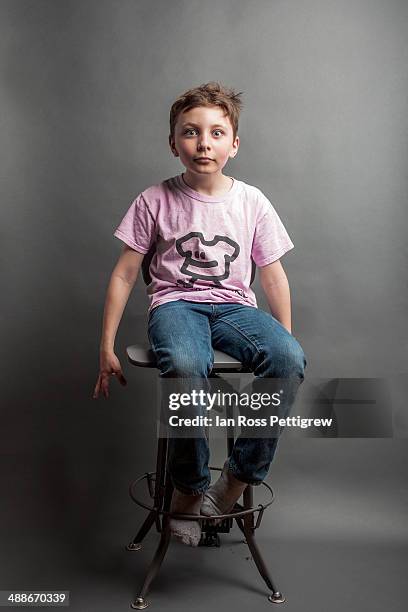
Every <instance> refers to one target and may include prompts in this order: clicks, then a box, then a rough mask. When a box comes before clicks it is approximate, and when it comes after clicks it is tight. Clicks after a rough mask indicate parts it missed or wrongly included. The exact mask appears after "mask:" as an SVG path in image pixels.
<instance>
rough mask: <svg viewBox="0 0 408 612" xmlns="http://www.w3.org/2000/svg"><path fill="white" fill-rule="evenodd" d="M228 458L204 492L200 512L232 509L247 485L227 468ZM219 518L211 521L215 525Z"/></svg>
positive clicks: (219, 511)
mask: <svg viewBox="0 0 408 612" xmlns="http://www.w3.org/2000/svg"><path fill="white" fill-rule="evenodd" d="M227 466H228V459H227V460H226V462H225V463H224V467H223V470H222V472H221V476H220V477H219V479H218V480H217V482H216V483H215V484H214V485H212V486H211V487H210V488H209V489H208V490H207V491H206V492H205V493H204V500H203V503H202V505H201V514H203V515H204V516H210V515H212V514H228V513H229V512H231V510H232V509H233V507H234V505H235V503H236V502H237V501H238V499H239V498H240V497H241V495H242V493H243V492H244V490H245V489H246V487H247V483H246V482H242V481H241V480H238V478H235V476H234V475H233V474H232V472H230V471H229V470H228V467H227ZM220 522H221V519H220V520H217V519H214V520H213V521H212V523H213V524H214V525H217V524H218V523H220Z"/></svg>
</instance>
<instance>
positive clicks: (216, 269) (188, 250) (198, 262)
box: [176, 232, 240, 288]
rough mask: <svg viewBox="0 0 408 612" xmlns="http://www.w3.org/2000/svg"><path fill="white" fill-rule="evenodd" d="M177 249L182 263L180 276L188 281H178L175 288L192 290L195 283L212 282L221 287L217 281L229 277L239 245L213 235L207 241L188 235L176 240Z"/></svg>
mask: <svg viewBox="0 0 408 612" xmlns="http://www.w3.org/2000/svg"><path fill="white" fill-rule="evenodd" d="M176 249H177V252H178V254H179V255H181V257H184V262H183V264H182V266H181V268H180V272H181V273H182V274H185V275H186V276H188V280H183V279H179V280H177V284H178V285H181V286H183V287H186V288H192V287H193V286H194V283H195V281H196V280H198V279H200V280H206V281H212V282H213V283H214V285H215V286H216V287H222V284H221V282H220V281H222V280H224V279H226V278H228V277H229V275H230V264H231V262H232V261H234V260H235V259H236V258H237V257H238V255H239V251H240V247H239V244H238V243H237V242H235V241H234V240H232V239H231V238H228V236H219V235H216V236H214V238H213V239H212V240H206V239H205V238H204V236H203V234H202V233H201V232H190V233H189V234H186V235H185V236H182V237H181V238H178V239H177V240H176Z"/></svg>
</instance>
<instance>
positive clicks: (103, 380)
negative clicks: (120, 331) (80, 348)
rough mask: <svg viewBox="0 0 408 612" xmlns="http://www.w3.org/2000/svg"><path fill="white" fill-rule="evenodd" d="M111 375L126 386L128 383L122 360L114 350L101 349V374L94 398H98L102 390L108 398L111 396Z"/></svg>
mask: <svg viewBox="0 0 408 612" xmlns="http://www.w3.org/2000/svg"><path fill="white" fill-rule="evenodd" d="M111 376H116V377H117V378H118V380H119V382H120V384H121V385H123V386H125V385H126V384H127V382H126V379H125V377H124V376H123V373H122V368H121V365H120V361H119V359H118V358H117V357H116V355H115V353H114V352H113V351H101V352H100V365H99V376H98V380H97V381H96V385H95V390H94V393H93V399H98V397H99V392H100V391H101V390H102V393H103V395H104V396H105V397H106V398H108V397H109V379H110V377H111Z"/></svg>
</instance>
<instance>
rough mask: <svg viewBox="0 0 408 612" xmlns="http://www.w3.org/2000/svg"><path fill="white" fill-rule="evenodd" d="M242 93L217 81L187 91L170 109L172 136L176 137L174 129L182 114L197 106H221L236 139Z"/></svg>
mask: <svg viewBox="0 0 408 612" xmlns="http://www.w3.org/2000/svg"><path fill="white" fill-rule="evenodd" d="M242 93H243V92H242V91H240V92H236V91H234V90H233V89H231V88H228V87H225V86H224V85H221V83H218V82H216V81H210V82H209V83H203V84H202V85H199V86H198V87H194V88H192V89H189V90H187V91H185V92H184V93H183V94H181V96H179V97H178V98H177V100H176V101H175V102H174V103H173V105H172V107H171V109H170V136H171V137H174V128H175V125H176V123H177V118H178V116H179V115H180V113H182V112H184V111H188V110H191V109H192V108H196V107H197V106H220V107H221V108H223V109H224V111H225V114H226V115H227V117H229V119H230V121H231V125H232V131H233V139H235V137H236V135H237V132H238V119H239V114H240V112H241V109H242V101H241V98H240V96H241V94H242Z"/></svg>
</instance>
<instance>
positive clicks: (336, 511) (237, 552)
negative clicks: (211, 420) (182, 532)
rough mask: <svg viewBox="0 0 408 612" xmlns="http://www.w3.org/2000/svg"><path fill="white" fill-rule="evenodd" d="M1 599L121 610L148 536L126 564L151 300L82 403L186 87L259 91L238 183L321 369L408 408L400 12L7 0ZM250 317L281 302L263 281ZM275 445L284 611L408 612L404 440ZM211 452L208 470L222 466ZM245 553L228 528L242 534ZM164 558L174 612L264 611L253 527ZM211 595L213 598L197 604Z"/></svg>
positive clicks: (317, 371)
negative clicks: (260, 217)
mask: <svg viewBox="0 0 408 612" xmlns="http://www.w3.org/2000/svg"><path fill="white" fill-rule="evenodd" d="M0 7H1V21H0V23H1V26H0V28H1V30H0V34H1V35H0V45H1V62H2V70H1V91H0V95H1V127H2V138H1V142H2V163H1V169H0V172H1V190H2V206H1V227H2V292H1V294H2V323H3V335H2V343H1V348H2V350H3V359H2V377H3V382H2V387H1V395H2V419H1V428H0V431H1V478H2V480H1V488H2V505H1V527H2V542H3V546H2V571H1V575H2V578H1V581H0V589H37V590H38V589H67V590H68V589H70V590H71V608H73V609H75V610H85V609H86V610H103V609H106V610H108V609H109V610H112V609H115V610H119V609H123V610H125V609H128V608H127V606H128V604H129V602H130V601H131V600H132V599H133V598H134V596H135V595H136V594H137V590H138V586H139V584H140V581H141V579H142V576H143V573H144V568H145V567H146V564H147V563H148V562H149V561H150V559H151V556H152V554H153V551H154V547H155V545H156V543H157V541H158V540H157V534H154V533H151V534H150V535H149V536H148V538H147V542H146V546H145V548H144V550H143V551H141V552H140V553H138V554H137V553H135V554H134V555H130V554H129V553H125V551H124V548H123V547H124V545H125V544H126V543H127V542H128V541H130V539H131V538H132V537H133V535H134V534H135V533H136V531H137V529H138V526H139V524H140V522H141V520H142V519H143V517H144V515H145V514H144V511H142V510H141V509H138V508H137V507H135V506H134V505H133V504H132V503H131V501H130V499H129V498H128V496H127V486H128V483H129V482H130V481H131V480H132V479H134V478H136V476H137V475H139V474H141V473H143V472H145V471H146V470H152V469H154V458H155V451H156V449H155V423H154V412H153V411H154V408H153V404H154V395H155V385H156V374H155V372H153V371H142V372H141V371H140V370H137V369H135V368H132V367H131V366H130V365H128V364H127V363H126V359H125V354H124V350H125V347H126V346H127V345H128V344H131V343H133V342H138V341H142V342H146V343H147V336H146V321H147V317H146V310H147V305H148V301H147V298H146V296H145V288H144V286H143V284H142V283H141V281H138V284H137V286H136V287H135V289H134V292H133V294H132V296H131V299H130V301H129V304H128V307H127V309H126V311H125V315H124V317H123V320H122V323H121V326H120V330H119V333H118V337H117V344H116V350H117V354H118V356H119V357H120V359H121V361H122V364H123V367H124V372H125V376H126V377H127V378H128V386H127V387H126V388H125V389H124V388H122V387H119V385H112V389H111V398H110V400H109V401H106V400H104V399H100V400H99V401H94V400H92V399H91V396H92V391H93V387H94V384H95V381H96V377H97V372H98V345H99V338H100V331H101V322H102V308H103V301H104V297H105V291H106V287H107V283H108V280H109V275H110V272H111V270H112V268H113V266H114V264H115V261H116V259H117V257H118V256H119V253H120V250H121V243H120V242H119V241H118V240H116V239H115V238H114V237H113V236H112V232H113V230H114V229H115V227H116V226H117V224H118V223H119V221H120V220H121V218H122V216H123V214H124V213H125V211H126V210H127V208H128V206H129V204H130V202H131V201H132V199H133V198H134V197H135V196H136V195H137V194H138V193H139V192H140V191H142V190H143V189H145V188H146V187H147V186H149V185H151V184H154V183H157V182H159V181H161V180H163V179H164V178H168V177H170V176H173V175H174V174H176V173H179V172H180V171H182V170H183V168H182V167H181V166H180V163H179V161H178V160H176V159H175V158H173V156H172V155H171V154H170V150H169V148H168V144H167V137H168V113H169V109H170V106H171V104H172V102H173V101H174V99H175V97H176V96H177V95H178V94H179V93H181V92H182V91H184V90H185V89H187V88H189V87H192V86H194V85H199V84H200V83H203V82H206V81H209V80H220V81H221V82H223V83H225V84H226V85H229V86H232V87H234V88H236V89H237V90H239V91H244V104H245V108H244V111H243V113H242V118H241V122H240V129H239V135H240V139H241V146H240V150H239V154H238V156H237V158H236V159H235V160H233V161H232V162H231V163H230V164H229V165H228V166H227V168H226V172H227V173H228V174H230V175H233V176H235V177H236V178H239V179H241V180H244V181H246V182H248V183H250V184H253V185H256V186H258V187H259V188H260V189H262V190H263V191H264V193H265V194H266V195H267V196H268V197H269V198H270V199H271V201H272V202H273V203H274V205H275V207H276V209H277V211H278V213H279V215H280V216H281V218H282V220H283V222H284V223H285V225H286V227H287V229H288V231H289V234H290V236H291V237H292V239H293V242H294V244H295V249H294V250H293V251H291V252H290V253H289V254H288V255H286V256H285V257H284V258H283V260H282V262H283V265H284V268H285V270H286V272H287V275H288V278H289V282H290V286H291V292H292V302H293V332H294V334H295V335H296V337H297V338H298V339H299V340H300V342H301V344H302V346H303V348H304V350H305V352H306V355H307V357H308V369H307V376H308V377H310V379H311V380H312V379H313V377H327V378H332V377H339V378H342V377H346V378H358V377H366V378H370V377H381V379H383V381H384V384H386V385H388V388H389V390H390V393H391V396H392V398H393V401H394V402H395V404H396V405H397V404H398V406H399V410H400V416H401V415H403V414H404V412H405V396H406V393H407V384H406V383H407V378H406V372H407V366H406V362H407V333H406V330H407V320H406V318H407V317H406V313H407V288H406V269H407V257H406V256H407V252H406V242H405V233H406V218H407V212H406V211H407V178H408V176H407V144H408V139H407V105H406V98H407V68H406V66H407V65H408V46H407V20H408V3H407V2H406V1H403V0H388V1H387V2H385V1H384V0H382V1H381V0H353V1H352V0H309V1H307V2H306V1H304V0H293V1H291V2H283V1H280V0H276V1H275V0H270V1H267V0H262V1H261V0H255V1H254V2H243V1H239V0H236V1H233V0H218V1H213V0H207V1H206V2H200V1H198V0H189V1H185V0H174V1H171V2H169V1H167V2H164V1H156V2H152V1H150V2H148V1H146V0H141V1H130V0H120V1H117V2H113V1H110V2H108V1H106V0H103V1H101V0H99V1H96V0H81V1H80V0H77V1H73V0H71V1H70V0H64V1H62V0H61V1H59V2H57V1H55V0H54V1H52V0H49V1H47V0H31V1H27V0H14V1H5V0H2V2H1V4H0ZM255 290H256V293H257V295H258V299H259V306H260V307H261V308H264V309H267V304H266V301H265V299H264V297H263V296H262V290H261V288H260V286H259V284H258V283H257V282H256V284H255ZM401 431H402V432H403V435H399V436H396V437H395V438H394V439H375V440H373V439H371V440H363V439H341V440H335V439H334V440H319V439H291V438H287V439H286V438H284V439H282V441H281V445H280V452H279V453H278V455H277V458H276V460H275V462H274V464H273V466H272V468H271V471H270V474H269V476H268V482H270V483H271V484H273V486H274V488H275V490H276V494H277V500H276V502H275V504H274V505H273V507H272V509H270V511H269V512H268V513H267V514H268V516H266V517H265V518H264V521H263V523H262V527H261V528H260V532H259V535H258V539H259V542H260V546H261V548H263V551H264V553H265V560H266V561H267V563H268V565H269V566H270V567H271V570H272V571H273V575H274V576H275V579H276V581H277V582H278V584H279V586H280V588H281V589H282V591H284V593H285V594H286V596H287V599H288V601H287V603H286V604H285V606H286V609H287V610H294V611H295V610H296V611H297V610H312V609H313V610H314V611H315V610H320V609H321V610H325V611H326V610H327V609H331V610H341V609H343V608H345V607H346V606H347V609H348V610H359V611H360V610H365V609H367V610H368V609H370V610H371V611H373V610H377V609H378V610H380V609H383V607H384V606H387V608H388V609H391V610H402V609H403V606H404V597H405V595H404V588H405V577H404V574H405V570H404V567H406V561H407V547H406V543H407V536H408V534H407V525H406V510H407V501H408V494H407V482H406V467H405V466H406V461H407V448H406V435H405V433H404V432H406V429H405V430H404V428H402V429H401ZM224 454H225V453H224V451H223V448H221V447H219V446H217V445H216V448H214V449H213V464H217V463H218V464H219V463H220V461H222V460H223V457H224ZM234 534H235V535H234ZM234 534H233V535H230V536H226V537H225V538H224V544H223V547H222V548H221V549H219V550H206V549H198V550H190V549H186V548H183V547H181V546H177V545H173V546H172V547H171V548H170V550H169V552H168V555H167V557H166V560H165V562H164V565H163V567H162V569H161V572H160V575H159V577H158V579H157V581H156V582H155V583H154V585H153V588H152V593H151V596H150V597H149V599H150V600H151V601H152V605H153V604H154V605H155V608H156V609H158V610H160V609H164V608H166V609H167V610H169V609H174V610H181V609H184V607H185V608H186V609H187V607H191V605H192V603H194V605H195V607H196V609H197V610H201V609H202V610H207V609H208V607H211V609H214V610H222V609H224V608H225V607H227V608H229V607H234V606H237V608H238V609H241V608H242V609H243V608H244V607H247V606H248V605H255V606H259V608H261V607H264V608H265V609H267V606H268V605H269V606H270V604H268V602H267V600H266V597H265V594H266V593H267V590H266V589H265V586H264V584H263V583H262V581H261V579H260V577H259V576H258V574H257V572H256V570H255V568H254V566H253V564H252V563H251V564H249V561H248V560H247V557H248V552H247V550H246V549H245V550H244V548H241V547H240V546H242V545H240V544H239V541H240V537H239V533H237V530H236V528H235V531H234ZM204 594H205V595H204Z"/></svg>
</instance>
